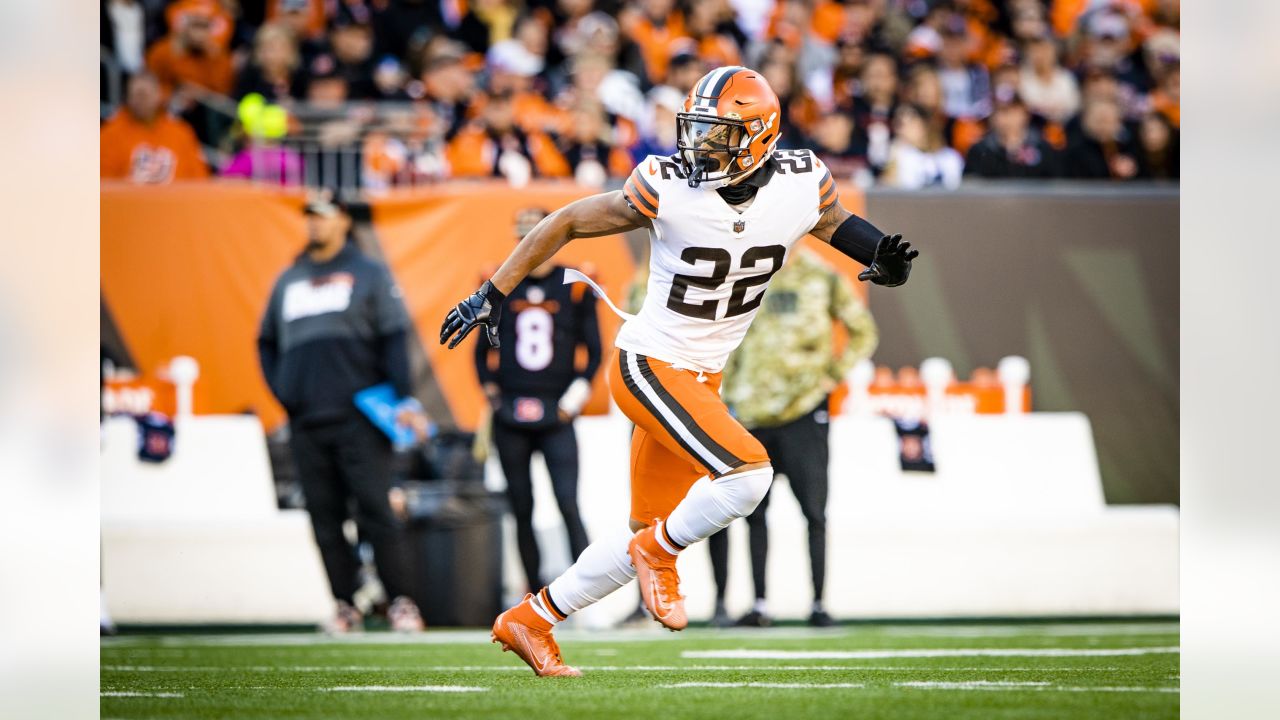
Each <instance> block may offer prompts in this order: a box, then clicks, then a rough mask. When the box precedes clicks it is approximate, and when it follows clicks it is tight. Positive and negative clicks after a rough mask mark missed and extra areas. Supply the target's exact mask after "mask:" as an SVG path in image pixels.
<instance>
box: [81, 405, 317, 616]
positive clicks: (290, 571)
mask: <svg viewBox="0 0 1280 720" xmlns="http://www.w3.org/2000/svg"><path fill="white" fill-rule="evenodd" d="M137 441H138V432H137V426H136V424H135V423H134V421H133V420H132V419H131V418H127V417H116V418H109V419H108V420H107V421H106V423H105V424H104V427H103V445H102V465H101V467H102V582H103V591H104V594H105V596H106V602H107V608H108V610H109V611H110V613H111V615H112V617H113V618H114V619H115V620H116V622H121V623H130V622H133V623H204V622H223V623H231V622H245V623H248V622H277V623H313V622H319V621H321V620H322V619H324V618H325V617H327V616H328V615H329V614H330V613H331V612H332V601H331V600H330V598H329V590H328V583H327V581H326V580H325V577H324V570H323V567H322V566H321V563H320V557H319V553H318V552H317V551H316V548H315V542H314V540H313V539H312V535H311V523H310V520H309V519H308V517H307V515H306V513H305V512H303V511H283V512H282V511H279V510H277V509H276V502H275V492H274V489H273V486H272V479H271V464H270V460H269V459H268V457H267V447H266V440H265V438H264V436H263V432H262V425H261V424H260V423H259V422H258V420H257V418H255V417H253V416H248V415H206V416H195V417H188V418H183V419H181V420H180V421H179V424H178V428H177V435H176V437H175V441H174V449H173V454H172V456H171V457H170V458H169V459H168V460H166V461H165V462H163V463H143V462H140V461H139V460H138V459H137Z"/></svg>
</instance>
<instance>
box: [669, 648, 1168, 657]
mask: <svg viewBox="0 0 1280 720" xmlns="http://www.w3.org/2000/svg"><path fill="white" fill-rule="evenodd" d="M1178 652H1179V649H1178V648H1176V647H1132V648H1099V649H1082V648H920V649H915V650H746V649H742V650H685V651H683V652H681V653H680V657H683V658H689V659H702V660H870V659H875V658H938V657H1114V656H1117V655H1169V654H1176V653H1178Z"/></svg>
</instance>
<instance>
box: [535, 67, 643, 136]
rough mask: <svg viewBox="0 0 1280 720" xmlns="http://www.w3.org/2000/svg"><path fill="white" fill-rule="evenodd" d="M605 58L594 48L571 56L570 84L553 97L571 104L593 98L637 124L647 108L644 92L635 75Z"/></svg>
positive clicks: (609, 110) (614, 113) (612, 113)
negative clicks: (572, 57) (557, 95)
mask: <svg viewBox="0 0 1280 720" xmlns="http://www.w3.org/2000/svg"><path fill="white" fill-rule="evenodd" d="M609 58H610V56H608V55H601V54H596V53H594V52H592V53H582V54H580V55H578V56H577V57H575V58H574V60H573V64H572V66H571V71H572V77H571V79H572V82H573V84H572V85H571V86H569V87H568V88H566V89H565V90H564V91H562V92H561V93H560V95H559V97H558V98H557V101H558V102H559V103H562V104H564V105H565V106H573V105H575V104H577V103H578V102H580V101H582V100H589V99H595V100H597V101H599V102H600V104H601V105H603V106H604V109H605V111H606V112H608V113H609V114H611V115H616V116H620V117H624V118H627V119H628V120H630V121H632V122H634V123H637V124H639V123H641V122H643V121H644V116H645V114H646V112H647V111H648V107H647V104H646V103H645V100H644V94H643V93H642V92H641V91H640V86H639V83H638V81H637V79H636V77H635V76H634V75H632V74H631V73H630V72H627V71H626V70H620V69H618V68H617V67H616V66H615V65H614V64H613V61H612V60H610V59H609Z"/></svg>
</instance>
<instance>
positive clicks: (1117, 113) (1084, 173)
mask: <svg viewBox="0 0 1280 720" xmlns="http://www.w3.org/2000/svg"><path fill="white" fill-rule="evenodd" d="M1080 129H1081V132H1080V134H1079V136H1077V137H1076V138H1075V140H1074V142H1073V143H1072V144H1071V146H1070V147H1068V148H1067V159H1066V174H1067V177H1073V178H1083V179H1090V180H1099V179H1114V180H1129V179H1132V178H1134V177H1136V176H1137V174H1138V161H1137V157H1138V147H1137V143H1136V142H1135V140H1134V138H1133V134H1132V133H1131V132H1130V131H1129V128H1127V127H1126V126H1125V124H1124V118H1123V116H1122V115H1121V110H1120V105H1119V104H1118V103H1116V102H1115V101H1114V100H1105V99H1098V100H1092V101H1090V102H1089V103H1087V104H1086V105H1085V106H1084V110H1083V112H1081V120H1080Z"/></svg>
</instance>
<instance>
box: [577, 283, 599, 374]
mask: <svg viewBox="0 0 1280 720" xmlns="http://www.w3.org/2000/svg"><path fill="white" fill-rule="evenodd" d="M597 302H599V300H597V299H596V295H595V293H593V292H592V291H590V290H588V291H586V292H585V293H583V294H582V300H580V301H578V313H579V315H578V328H579V332H580V333H581V335H580V337H579V342H581V343H582V344H583V345H585V346H586V347H587V366H586V367H585V368H583V369H582V372H581V373H579V374H578V377H583V378H586V379H587V381H588V382H590V381H591V380H592V379H593V378H594V377H595V376H596V371H597V370H599V369H600V356H601V354H602V352H603V351H602V350H601V348H600V320H599V319H598V318H597V317H596V303H597Z"/></svg>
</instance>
